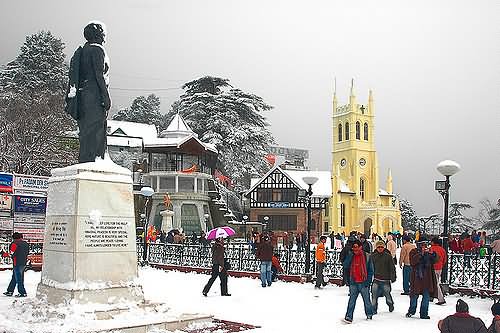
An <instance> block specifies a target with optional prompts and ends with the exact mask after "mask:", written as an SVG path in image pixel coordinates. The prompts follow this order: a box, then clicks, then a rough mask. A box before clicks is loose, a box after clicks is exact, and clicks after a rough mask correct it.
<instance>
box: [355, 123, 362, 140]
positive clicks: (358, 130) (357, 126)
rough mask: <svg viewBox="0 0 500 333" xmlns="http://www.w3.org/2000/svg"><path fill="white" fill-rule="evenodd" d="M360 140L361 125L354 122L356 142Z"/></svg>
mask: <svg viewBox="0 0 500 333" xmlns="http://www.w3.org/2000/svg"><path fill="white" fill-rule="evenodd" d="M360 139H361V124H360V123H359V121H357V122H356V140H360Z"/></svg>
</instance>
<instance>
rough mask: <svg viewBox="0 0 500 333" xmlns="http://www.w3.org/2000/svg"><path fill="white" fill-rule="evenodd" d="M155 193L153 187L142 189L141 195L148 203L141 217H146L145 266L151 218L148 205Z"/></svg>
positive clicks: (143, 250)
mask: <svg viewBox="0 0 500 333" xmlns="http://www.w3.org/2000/svg"><path fill="white" fill-rule="evenodd" d="M154 193H155V190H153V189H152V188H151V187H147V186H146V187H142V188H141V194H142V196H144V197H145V198H146V202H145V203H144V214H141V217H142V215H144V223H143V225H144V237H143V238H144V243H143V247H142V261H143V263H144V264H147V262H148V237H147V234H148V225H149V221H148V220H149V216H148V204H149V200H150V199H151V197H152V196H153V194H154Z"/></svg>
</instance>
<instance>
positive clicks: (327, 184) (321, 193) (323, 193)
mask: <svg viewBox="0 0 500 333" xmlns="http://www.w3.org/2000/svg"><path fill="white" fill-rule="evenodd" d="M276 169H278V170H279V171H280V172H282V173H283V174H285V175H287V176H288V177H289V178H290V180H291V181H292V182H293V183H295V185H296V186H297V187H298V188H299V189H304V190H307V189H308V188H309V185H307V184H306V183H305V182H304V180H303V179H302V178H303V177H316V178H318V180H317V181H316V183H314V185H313V186H312V191H313V195H312V196H313V197H320V198H330V197H331V196H332V183H331V173H330V171H310V170H305V171H302V170H283V169H281V168H280V167H279V166H274V167H273V168H271V170H269V171H268V172H267V173H266V174H265V175H264V176H263V177H261V178H253V179H251V180H250V184H251V187H250V189H249V190H248V192H247V193H250V192H251V191H253V190H254V189H255V187H257V186H258V185H259V184H260V183H261V182H262V181H263V180H264V179H266V178H267V177H268V176H269V175H270V174H271V173H272V172H274V171H275V170H276Z"/></svg>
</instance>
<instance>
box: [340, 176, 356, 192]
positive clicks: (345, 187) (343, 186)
mask: <svg viewBox="0 0 500 333" xmlns="http://www.w3.org/2000/svg"><path fill="white" fill-rule="evenodd" d="M339 184H340V186H339V190H340V192H342V193H355V192H354V191H352V190H351V189H350V188H349V185H347V183H346V182H345V181H343V180H342V179H339Z"/></svg>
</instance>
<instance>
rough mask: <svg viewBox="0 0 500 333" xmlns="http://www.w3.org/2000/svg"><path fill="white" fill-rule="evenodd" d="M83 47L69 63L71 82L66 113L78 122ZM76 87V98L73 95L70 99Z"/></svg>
mask: <svg viewBox="0 0 500 333" xmlns="http://www.w3.org/2000/svg"><path fill="white" fill-rule="evenodd" d="M82 49H83V48H82V47H81V46H79V47H78V48H77V49H76V51H75V53H74V54H73V56H72V57H71V61H70V63H69V73H68V74H69V81H68V89H67V91H66V106H65V108H64V111H66V113H67V114H69V115H70V116H71V118H73V119H75V120H78V119H79V118H80V115H79V114H78V94H79V93H78V90H79V88H80V87H79V82H80V77H79V76H80V57H81V55H82ZM72 87H74V89H75V90H74V91H73V93H74V96H73V94H72V95H71V97H70V91H71V88H72Z"/></svg>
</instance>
